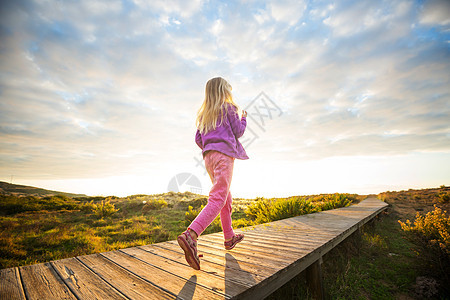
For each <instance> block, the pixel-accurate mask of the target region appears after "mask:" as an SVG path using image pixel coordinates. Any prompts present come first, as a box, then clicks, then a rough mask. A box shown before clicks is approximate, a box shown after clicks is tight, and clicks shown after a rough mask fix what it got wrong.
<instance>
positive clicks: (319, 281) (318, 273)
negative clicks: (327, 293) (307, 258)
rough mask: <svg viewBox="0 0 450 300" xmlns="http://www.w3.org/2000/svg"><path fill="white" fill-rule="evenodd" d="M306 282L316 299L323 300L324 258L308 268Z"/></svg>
mask: <svg viewBox="0 0 450 300" xmlns="http://www.w3.org/2000/svg"><path fill="white" fill-rule="evenodd" d="M305 271H306V282H307V283H308V288H309V290H310V291H311V293H312V296H313V298H314V299H323V298H324V293H323V276H322V256H321V257H320V258H319V259H318V260H316V261H315V262H314V263H313V264H312V265H310V266H309V267H308V268H306V270H305Z"/></svg>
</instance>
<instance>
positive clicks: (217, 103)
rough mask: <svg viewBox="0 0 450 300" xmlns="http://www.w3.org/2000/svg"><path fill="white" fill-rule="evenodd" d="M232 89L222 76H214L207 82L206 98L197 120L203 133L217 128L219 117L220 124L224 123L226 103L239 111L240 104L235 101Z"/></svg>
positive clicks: (198, 126) (198, 127)
mask: <svg viewBox="0 0 450 300" xmlns="http://www.w3.org/2000/svg"><path fill="white" fill-rule="evenodd" d="M231 90H232V87H231V85H230V84H229V83H228V82H227V81H226V80H225V79H223V78H222V77H215V78H212V79H210V80H208V82H207V83H206V88H205V100H204V101H203V103H202V106H201V107H200V109H199V110H198V112H197V120H196V125H197V129H198V130H200V132H201V133H202V134H206V133H208V132H209V131H211V130H214V129H216V126H217V120H218V119H219V117H220V123H219V125H218V126H220V125H222V123H223V119H224V115H225V114H224V113H223V110H224V104H225V103H230V104H231V105H232V106H233V107H234V108H235V109H236V110H235V111H236V112H237V111H239V106H238V105H237V104H236V103H234V101H233V95H232V94H231Z"/></svg>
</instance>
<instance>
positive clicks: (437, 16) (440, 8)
mask: <svg viewBox="0 0 450 300" xmlns="http://www.w3.org/2000/svg"><path fill="white" fill-rule="evenodd" d="M420 23H422V24H426V25H440V26H447V25H449V24H450V2H449V1H447V0H429V1H425V2H424V4H423V10H422V12H421V14H420Z"/></svg>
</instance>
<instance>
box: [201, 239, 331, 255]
mask: <svg viewBox="0 0 450 300" xmlns="http://www.w3.org/2000/svg"><path fill="white" fill-rule="evenodd" d="M210 242H211V239H210V237H208V238H207V239H205V240H204V243H205V244H206V243H210ZM325 242H326V241H324V242H321V243H314V244H309V245H305V244H295V245H292V244H287V243H284V242H280V243H276V242H267V241H265V240H263V241H261V239H259V238H255V237H252V236H251V235H248V236H247V237H246V238H244V240H243V241H242V242H240V243H239V244H238V245H237V246H236V248H234V249H233V250H232V252H241V251H242V250H245V251H247V250H248V251H259V252H261V253H262V255H264V253H265V254H270V255H273V256H276V257H279V256H280V255H281V256H283V257H285V258H287V259H296V258H298V256H299V255H302V254H303V255H304V254H306V253H308V252H309V251H311V250H313V249H315V248H317V247H319V246H320V245H322V244H324V243H325Z"/></svg>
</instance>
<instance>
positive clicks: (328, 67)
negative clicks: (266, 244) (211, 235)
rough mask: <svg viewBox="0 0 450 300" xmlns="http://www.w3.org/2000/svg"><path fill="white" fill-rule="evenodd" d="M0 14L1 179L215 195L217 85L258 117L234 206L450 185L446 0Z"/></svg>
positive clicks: (65, 8) (26, 5) (7, 5)
mask: <svg viewBox="0 0 450 300" xmlns="http://www.w3.org/2000/svg"><path fill="white" fill-rule="evenodd" d="M0 3H1V4H0V9H1V10H0V180H2V181H6V182H12V183H15V184H26V185H33V186H38V187H42V188H47V189H53V190H60V191H65V192H72V193H83V194H87V195H117V196H126V195H133V194H157V193H164V192H167V191H169V190H175V191H176V190H179V191H184V190H190V191H194V192H198V193H201V194H204V195H207V194H208V193H209V189H210V188H211V182H210V179H209V177H208V175H207V174H206V172H205V171H204V162H203V161H202V156H201V153H200V148H198V146H197V145H196V144H195V139H194V138H195V131H196V126H195V118H196V113H197V111H198V109H199V107H200V105H201V103H202V101H203V99H204V89H205V84H206V82H207V81H208V80H209V79H210V78H212V77H216V76H222V77H224V78H225V79H226V80H227V81H228V82H229V83H230V84H231V85H232V87H233V96H234V100H235V101H236V103H237V104H238V105H239V106H240V107H241V108H242V109H246V110H247V111H248V113H249V117H248V118H247V119H248V120H247V121H248V125H247V129H246V133H245V134H244V136H243V137H242V138H241V139H240V141H241V142H242V144H243V145H244V147H245V149H246V152H247V154H248V156H249V157H250V159H248V160H238V159H236V160H235V164H234V171H233V181H232V184H231V193H232V195H233V196H234V197H247V198H252V197H261V196H262V197H285V196H292V195H309V194H319V193H335V192H342V193H358V194H369V193H380V192H383V191H388V190H391V191H394V190H403V189H410V188H414V189H420V188H431V187H439V186H441V185H449V184H450V1H447V0H434V1H372V0H358V1H299V0H295V1H290V0H283V1H253V0H241V1H201V0H194V1H162V0H161V1H159V0H154V1H143V0H121V1H116V0H107V1H98V0H78V1H77V0H67V1H56V0H54V1H51V0H47V1H46V0H29V1H25V0H17V1H1V2H0ZM194 188H195V190H193V189H194Z"/></svg>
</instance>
